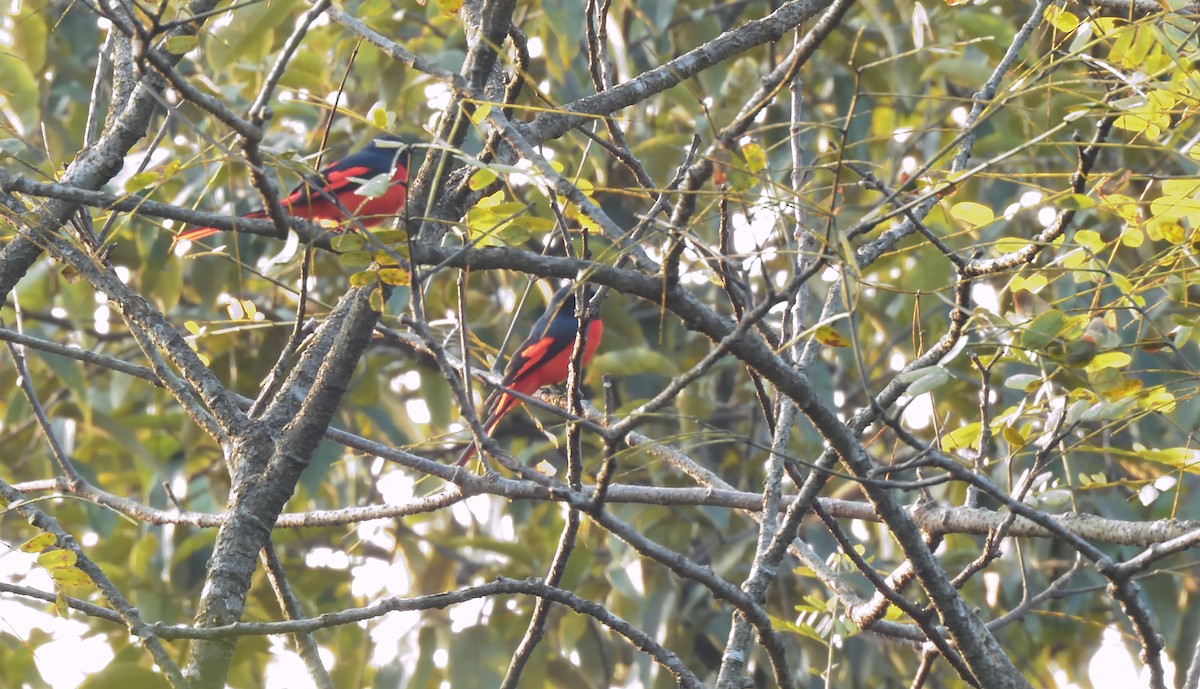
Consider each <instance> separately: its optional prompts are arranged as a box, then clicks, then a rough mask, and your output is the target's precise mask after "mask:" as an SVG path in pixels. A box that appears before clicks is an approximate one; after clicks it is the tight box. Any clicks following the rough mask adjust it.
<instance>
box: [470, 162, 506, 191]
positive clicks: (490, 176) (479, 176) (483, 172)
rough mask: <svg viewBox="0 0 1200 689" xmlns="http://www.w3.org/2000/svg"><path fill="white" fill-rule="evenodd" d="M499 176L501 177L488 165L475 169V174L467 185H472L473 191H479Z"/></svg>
mask: <svg viewBox="0 0 1200 689" xmlns="http://www.w3.org/2000/svg"><path fill="white" fill-rule="evenodd" d="M497 177H499V175H497V174H496V171H495V170H491V169H488V168H486V167H485V168H480V169H478V170H476V171H475V174H473V175H471V179H470V181H468V182H467V186H468V187H470V189H471V191H479V190H480V189H483V188H485V187H487V186H488V185H489V184H491V183H492V182H495V181H496V178H497Z"/></svg>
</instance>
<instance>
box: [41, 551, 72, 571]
mask: <svg viewBox="0 0 1200 689" xmlns="http://www.w3.org/2000/svg"><path fill="white" fill-rule="evenodd" d="M78 560H79V556H78V555H76V554H75V553H74V552H72V551H70V550H47V551H46V552H44V553H42V554H41V555H38V556H37V563H38V564H39V565H41V566H42V567H45V568H46V569H59V568H62V567H73V566H75V563H76V562H77V561H78Z"/></svg>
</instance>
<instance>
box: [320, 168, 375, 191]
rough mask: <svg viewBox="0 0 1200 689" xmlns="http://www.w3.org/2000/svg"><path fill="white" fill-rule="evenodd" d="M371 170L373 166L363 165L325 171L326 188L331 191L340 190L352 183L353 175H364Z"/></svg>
mask: <svg viewBox="0 0 1200 689" xmlns="http://www.w3.org/2000/svg"><path fill="white" fill-rule="evenodd" d="M370 172H371V168H369V167H363V166H361V165H357V166H355V167H348V168H346V169H345V170H330V171H329V172H326V173H325V179H326V180H327V182H326V184H325V188H326V189H328V190H329V191H338V190H339V189H342V188H343V187H345V186H346V185H347V184H352V182H351V180H350V178H351V177H362V176H363V175H366V174H369V173H370Z"/></svg>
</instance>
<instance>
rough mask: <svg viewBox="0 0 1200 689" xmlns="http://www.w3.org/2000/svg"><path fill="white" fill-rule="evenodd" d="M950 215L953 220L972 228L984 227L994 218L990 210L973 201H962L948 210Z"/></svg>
mask: <svg viewBox="0 0 1200 689" xmlns="http://www.w3.org/2000/svg"><path fill="white" fill-rule="evenodd" d="M950 215H951V217H953V218H954V219H955V220H958V221H959V222H962V223H965V224H967V225H971V226H972V227H979V226H981V225H986V224H988V223H990V222H991V221H992V220H994V219H995V218H996V215H995V214H994V213H992V209H991V208H988V207H987V206H985V205H983V204H981V203H975V202H974V201H963V202H961V203H956V204H954V206H952V207H951V208H950Z"/></svg>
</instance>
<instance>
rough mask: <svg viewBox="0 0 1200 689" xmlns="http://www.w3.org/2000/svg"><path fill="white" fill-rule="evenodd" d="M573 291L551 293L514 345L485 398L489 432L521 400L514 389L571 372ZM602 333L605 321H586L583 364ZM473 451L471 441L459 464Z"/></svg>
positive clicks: (528, 389)
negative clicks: (525, 334) (543, 308)
mask: <svg viewBox="0 0 1200 689" xmlns="http://www.w3.org/2000/svg"><path fill="white" fill-rule="evenodd" d="M575 291H576V287H575V286H574V285H570V284H568V285H564V286H563V287H561V288H559V289H558V291H557V292H555V293H554V296H553V297H551V298H550V303H549V305H548V306H547V307H546V312H545V313H543V314H542V315H541V317H539V318H538V319H537V321H536V322H535V323H534V324H533V329H532V330H531V331H530V332H529V337H527V338H525V341H524V342H522V343H521V346H520V347H517V352H516V354H513V356H512V358H511V359H509V361H508V365H507V366H505V367H504V378H503V380H501V381H500V386H499V387H497V388H496V389H495V390H494V391H493V392H492V394H491V395H489V396H488V398H487V400H485V402H484V415H483V428H484V430H485V431H487V434H488V435H489V436H490V435H492V433H493V432H495V430H496V427H497V426H499V425H500V421H501V420H502V419H503V418H504V417H505V416H506V415H507V414H508V413H509V412H511V411H512V410H513V409H516V408H517V407H518V406H519V405H520V404H521V398H520V397H517V396H516V395H513V394H512V393H513V392H516V393H520V394H522V395H532V394H533V393H534V392H536V391H537V390H538V389H539V388H542V387H545V386H547V385H557V384H559V383H562V382H565V381H566V380H567V376H568V375H570V367H571V352H572V350H573V349H574V344H575V336H576V334H577V333H578V332H579V327H580V321H579V317H578V316H577V315H576V314H575V311H576V308H575V307H576V304H575ZM594 291H595V290H593V289H592V288H588V289H587V290H586V293H587V298H588V299H590V298H591V295H592V294H593V293H594ZM585 308H586V305H585ZM603 334H604V324H603V323H602V322H601V321H600V318H599V316H597V317H596V318H593V319H591V320H590V321H588V324H587V333H586V340H585V342H584V348H583V364H584V365H585V366H586V365H587V363H588V362H589V361H591V360H592V355H594V354H595V353H596V347H598V346H599V345H600V338H601V336H602V335H603ZM476 451H478V447H477V445H476V444H475V443H474V442H472V443H471V445H470V446H469V447H468V448H467V449H466V451H464V452H463V454H462V457H460V458H459V460H458V465H459V466H462V465H464V464H466V463H467V462H468V461H469V460H470V459H471V457H474V456H475V453H476Z"/></svg>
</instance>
